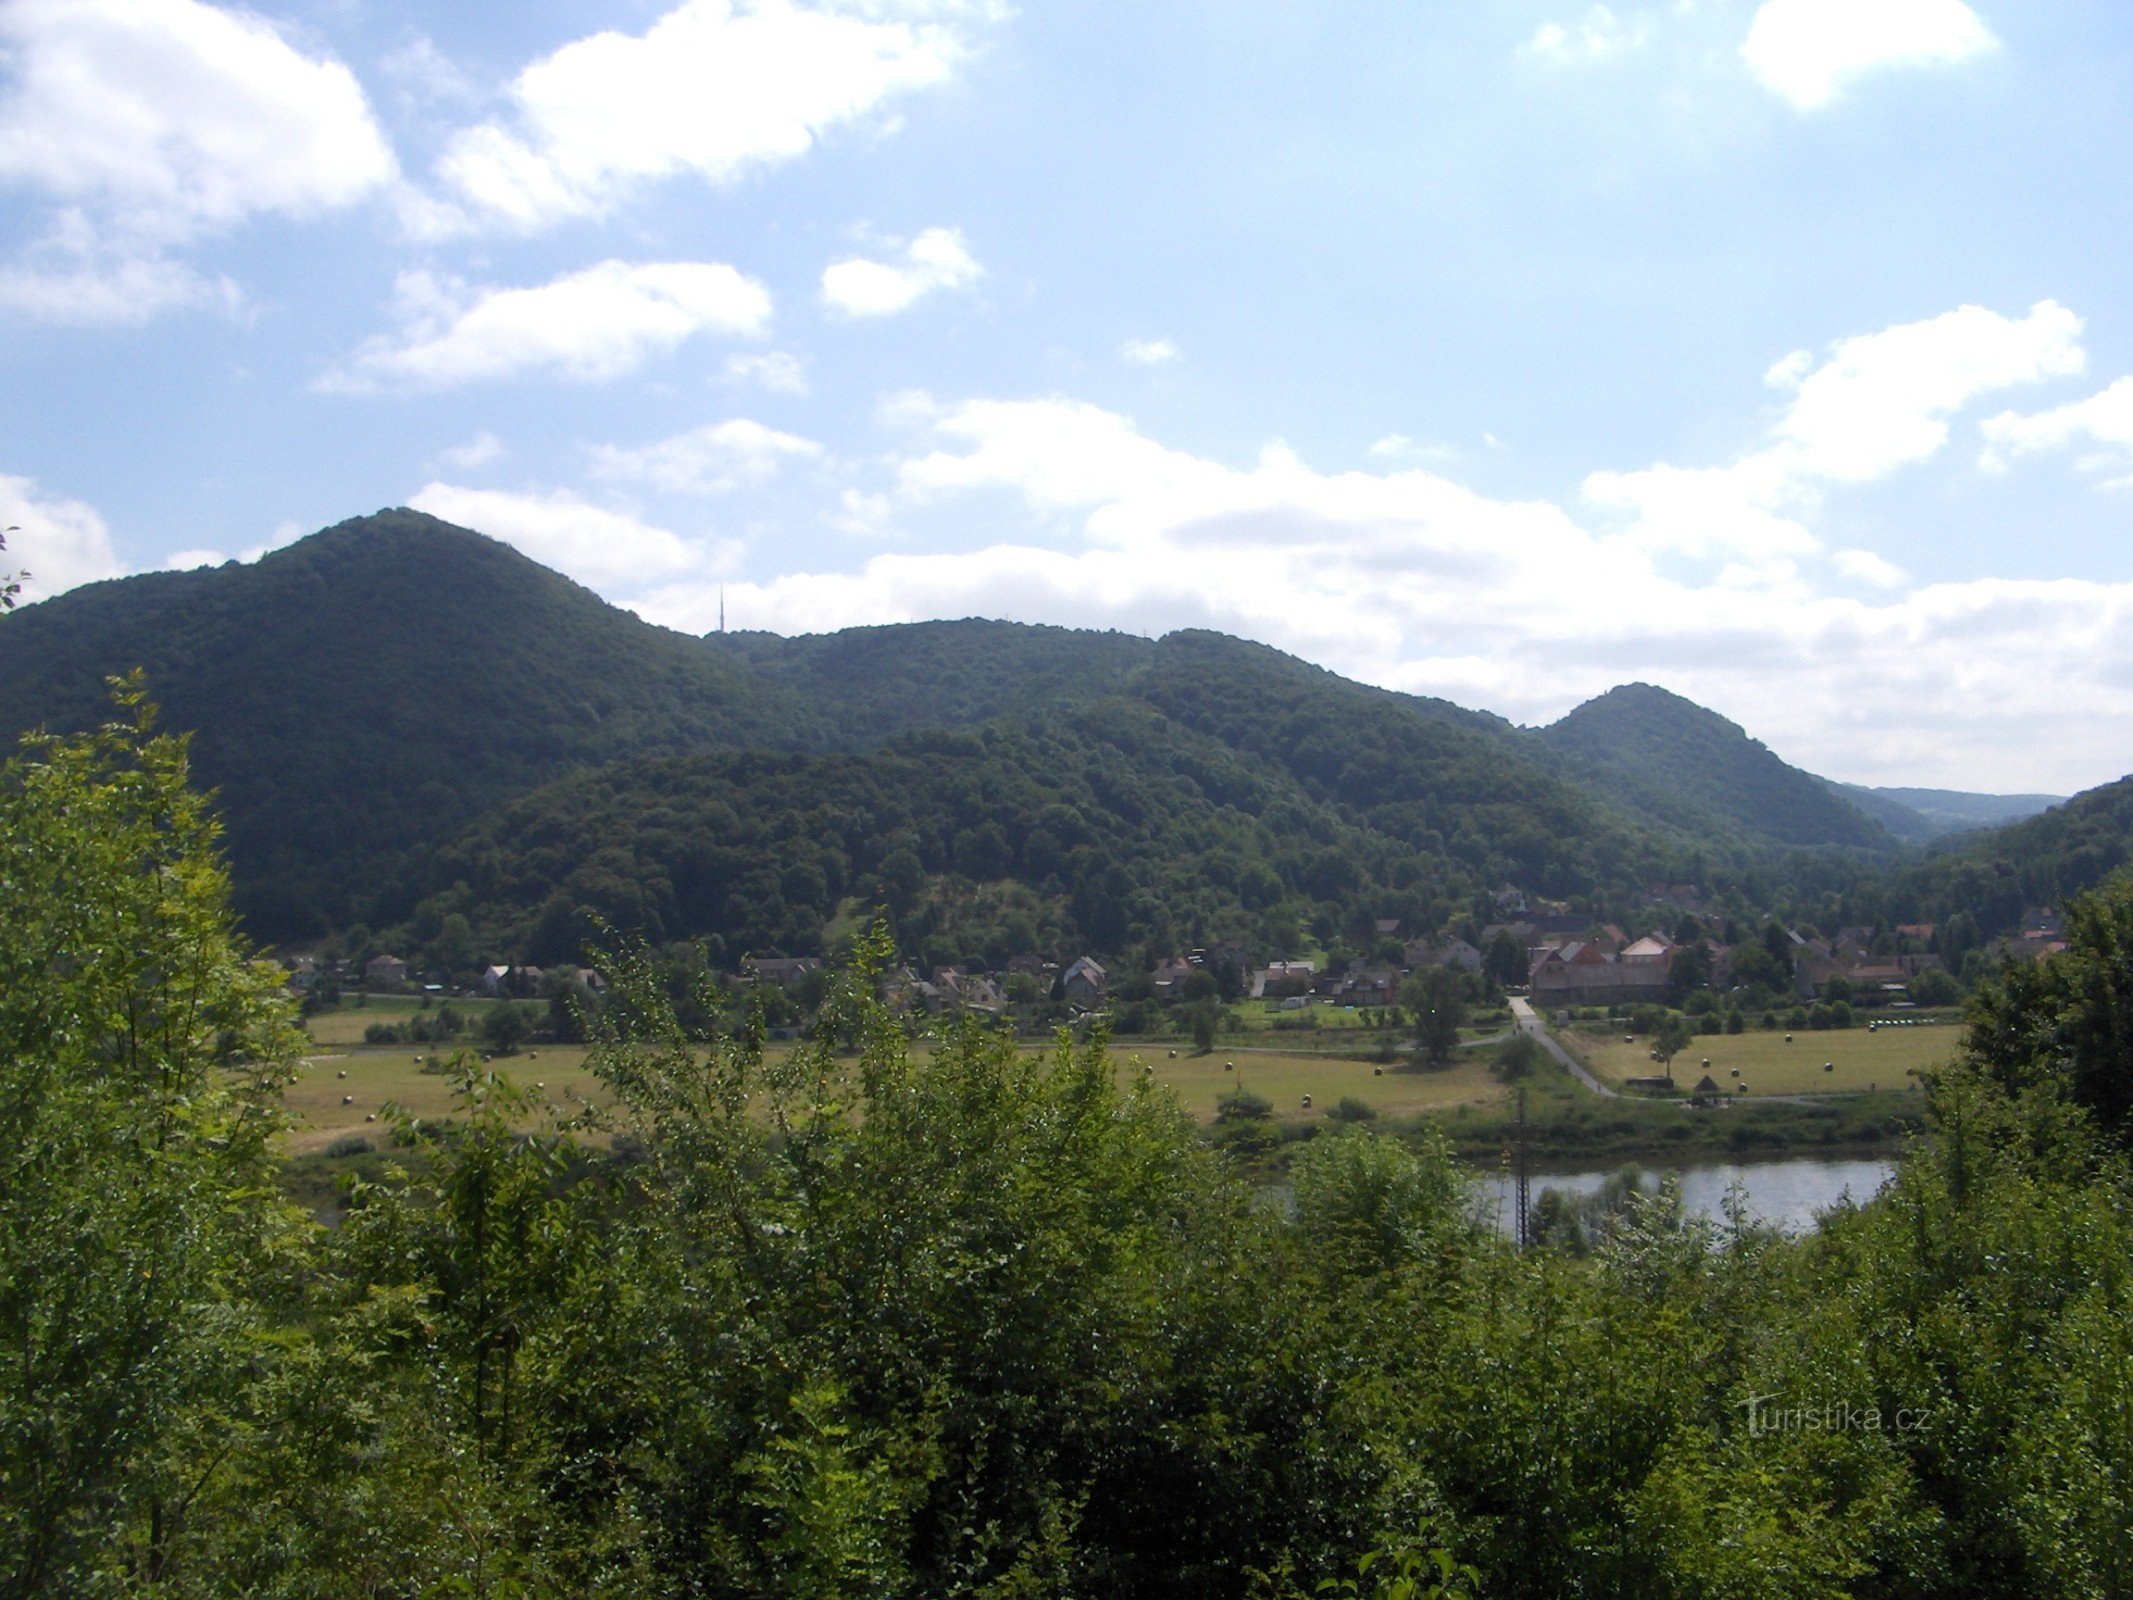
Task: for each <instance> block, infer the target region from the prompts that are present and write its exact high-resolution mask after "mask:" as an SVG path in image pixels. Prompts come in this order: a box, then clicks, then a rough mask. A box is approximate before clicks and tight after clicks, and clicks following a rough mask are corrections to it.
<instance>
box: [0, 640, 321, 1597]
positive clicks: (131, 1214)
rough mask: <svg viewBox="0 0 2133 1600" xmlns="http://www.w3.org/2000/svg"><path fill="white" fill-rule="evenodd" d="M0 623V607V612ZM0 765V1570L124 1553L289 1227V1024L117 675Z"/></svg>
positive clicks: (255, 1323) (164, 751)
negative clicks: (100, 698) (57, 731)
mask: <svg viewBox="0 0 2133 1600" xmlns="http://www.w3.org/2000/svg"><path fill="white" fill-rule="evenodd" d="M8 626H9V627H10V628H12V627H13V626H14V624H13V623H9V624H8ZM116 698H117V709H118V713H119V719H118V720H115V721H112V722H109V723H107V724H106V725H105V726H103V727H102V728H100V729H98V730H97V731H95V732H94V733H91V734H89V735H86V736H84V737H82V738H79V739H75V740H70V741H64V742H61V741H54V740H40V741H34V742H32V743H31V744H30V745H29V746H28V747H27V748H26V749H25V751H24V753H23V754H22V755H21V756H20V757H19V758H17V759H16V760H13V761H11V762H9V763H8V764H7V765H6V766H5V767H4V768H0V1348H4V1349H5V1350H6V1351H7V1352H8V1354H7V1359H6V1360H5V1361H0V1575H4V1580H5V1582H6V1583H7V1585H8V1592H11V1593H24V1594H28V1593H60V1592H73V1591H76V1590H78V1589H79V1588H80V1587H81V1586H82V1585H83V1584H84V1583H85V1582H86V1575H87V1570H88V1568H89V1567H90V1566H91V1565H93V1564H94V1562H95V1560H96V1558H97V1556H98V1555H99V1553H100V1549H101V1547H102V1546H103V1544H104V1541H105V1540H107V1539H108V1537H109V1534H110V1531H111V1530H112V1529H114V1528H120V1527H128V1526H130V1525H133V1524H135V1522H136V1519H140V1518H146V1519H147V1522H148V1528H149V1532H148V1533H147V1534H146V1535H145V1536H144V1539H145V1544H144V1548H143V1549H142V1550H141V1552H140V1557H141V1559H142V1560H143V1561H144V1562H146V1563H147V1564H148V1566H149V1568H150V1569H151V1570H152V1569H153V1568H154V1565H155V1564H156V1563H157V1562H158V1561H159V1560H160V1559H161V1558H162V1553H163V1551H162V1542H161V1539H160V1538H159V1536H158V1535H159V1533H160V1531H161V1530H162V1529H165V1528H167V1527H168V1526H169V1524H170V1521H171V1520H172V1519H174V1518H177V1517H180V1516H182V1515H183V1509H184V1506H185V1503H186V1502H187V1501H188V1500H189V1499H190V1498H191V1497H192V1496H193V1495H194V1494H195V1493H197V1491H198V1489H199V1487H200V1485H199V1481H198V1477H197V1474H196V1473H195V1472H193V1471H192V1470H191V1469H189V1468H182V1467H180V1466H178V1465H177V1464H176V1463H174V1462H173V1460H172V1451H173V1449H174V1447H175V1446H176V1444H177V1442H178V1439H179V1437H180V1436H181V1435H182V1434H183V1433H184V1432H185V1430H186V1429H187V1428H188V1427H189V1426H198V1425H199V1420H198V1419H199V1414H200V1412H201V1411H202V1410H203V1409H206V1410H212V1408H213V1407H214V1406H215V1405H216V1404H217V1403H218V1402H219V1401H220V1400H221V1399H222V1398H224V1397H225V1396H227V1395H228V1393H229V1391H230V1387H231V1386H232V1385H234V1384H237V1383H239V1382H241V1380H242V1375H243V1373H244V1370H245V1368H246V1365H247V1363H248V1362H249V1361H250V1360H251V1358H252V1355H253V1350H254V1346H255V1343H256V1342H257V1341H260V1340H263V1339H265V1338H266V1337H267V1334H266V1332H265V1330H264V1329H263V1327H262V1326H261V1324H260V1321H259V1316H258V1309H259V1308H258V1306H257V1304H256V1301H255V1298H254V1295H255V1291H256V1289H257V1287H258V1284H259V1283H260V1281H261V1279H262V1278H263V1277H268V1276H271V1274H272V1273H273V1272H274V1271H275V1270H276V1268H277V1266H278V1264H279V1262H280V1259H281V1255H282V1252H283V1251H284V1250H286V1249H287V1248H289V1247H290V1246H291V1244H292V1242H293V1236H292V1234H291V1231H290V1224H289V1219H288V1217H287V1216H286V1215H285V1214H284V1211H283V1208H282V1207H281V1206H280V1205H279V1204H278V1203H277V1201H276V1198H275V1189H274V1182H273V1164H272V1159H271V1155H270V1151H269V1140H270V1139H271V1137H272V1136H273V1134H274V1132H275V1130H276V1129H277V1128H278V1127H279V1118H278V1115H277V1098H276V1096H277V1091H278V1089H279V1087H280V1085H281V1083H282V1082H283V1081H284V1079H285V1078H286V1077H287V1076H288V1074H289V1072H290V1071H291V1069H292V1067H293V1064H294V1060H295V1049H296V1042H297V1036H296V1035H295V1033H294V1031H293V1029H292V1027H291V1026H290V1019H289V1016H288V1014H287V1008H286V1007H285V1006H284V1005H283V1004H282V1002H281V1001H280V999H279V996H278V990H279V981H278V980H279V974H278V973H276V972H274V971H273V970H272V969H262V968H260V967H259V966H257V965H255V964H254V962H253V961H252V959H251V955H250V952H249V951H248V950H247V948H246V947H245V945H244V944H243V943H242V942H241V941H240V940H238V939H237V938H235V937H234V936H233V935H232V933H231V931H230V924H229V916H228V912H227V909H226V893H227V886H226V882H225V880H224V877H223V873H222V869H221V865H220V863H219V861H218V860H217V858H216V854H215V825H214V823H213V821H212V819H211V818H210V816H209V815H208V812H207V808H206V804H205V801H204V800H203V799H202V797H201V796H200V795H199V794H198V793H197V792H196V791H195V790H193V789H192V788H190V787H189V786H188V784H187V781H186V747H185V741H184V740H183V739H180V738H170V737H164V736H158V735H156V734H155V733H153V731H152V712H151V710H150V708H149V707H148V705H147V703H146V701H145V699H144V698H143V694H142V691H141V688H140V686H139V684H138V683H137V682H129V683H126V684H123V685H120V686H119V687H118V689H117V696H116Z"/></svg>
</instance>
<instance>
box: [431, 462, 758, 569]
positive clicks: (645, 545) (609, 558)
mask: <svg viewBox="0 0 2133 1600" xmlns="http://www.w3.org/2000/svg"><path fill="white" fill-rule="evenodd" d="M408 504H409V505H411V506H413V507H414V508H415V509H416V510H417V511H427V512H428V513H429V514H430V515H431V516H433V517H442V518H443V519H444V520H445V521H446V522H453V523H457V524H458V525H459V526H460V527H462V528H472V529H474V530H475V531H476V532H477V533H486V534H488V535H489V536H490V537H491V538H494V539H502V540H504V541H505V542H506V543H508V544H511V545H515V546H517V548H518V549H520V550H521V551H523V552H525V554H527V555H529V556H531V557H532V558H533V559H534V560H536V561H538V562H540V563H542V564H543V565H544V566H550V567H554V568H556V569H557V570H559V571H562V572H565V573H568V574H569V575H570V576H571V577H574V578H576V579H578V580H579V581H580V582H582V583H587V584H591V585H593V586H594V587H596V588H600V587H605V588H609V589H614V588H618V587H619V588H621V589H624V590H634V589H636V588H637V587H639V586H641V585H644V584H647V583H654V582H658V581H660V580H664V579H671V578H673V577H675V576H676V575H678V574H681V573H693V574H697V575H715V574H717V573H719V572H721V571H724V570H726V568H727V567H728V566H729V565H730V564H731V562H732V560H733V556H734V551H733V547H732V546H730V545H727V544H724V543H721V542H717V541H707V540H689V539H684V538H682V537H681V536H680V535H679V534H676V533H673V532H671V531H670V530H668V529H666V528H662V527H659V526H658V525H656V524H654V523H650V522H646V521H644V520H643V519H642V518H640V517H638V516H635V515H633V514H632V513H630V512H628V511H623V510H613V509H610V508H607V507H603V506H596V505H592V504H590V503H589V502H587V501H585V500H582V499H580V498H579V497H578V496H577V495H574V494H572V493H570V492H569V491H568V490H564V489H557V490H547V491H532V492H526V493H511V492H508V491H505V490H500V489H466V488H461V487H459V486H457V485H454V484H449V483H430V484H425V485H424V486H423V488H422V489H421V491H420V492H419V493H417V494H416V495H415V496H414V497H413V498H412V499H410V500H409V501H408Z"/></svg>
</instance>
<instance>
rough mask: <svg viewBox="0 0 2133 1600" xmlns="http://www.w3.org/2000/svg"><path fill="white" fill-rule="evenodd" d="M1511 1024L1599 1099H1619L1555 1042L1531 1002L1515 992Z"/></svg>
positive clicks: (1512, 999) (1512, 998) (1512, 1000)
mask: <svg viewBox="0 0 2133 1600" xmlns="http://www.w3.org/2000/svg"><path fill="white" fill-rule="evenodd" d="M1511 1026H1513V1027H1514V1028H1516V1029H1517V1030H1518V1031H1519V1032H1520V1033H1523V1034H1525V1035H1527V1036H1528V1037H1529V1038H1533V1039H1537V1040H1538V1041H1540V1047H1541V1048H1542V1049H1543V1050H1545V1051H1547V1052H1548V1054H1550V1055H1551V1056H1553V1057H1555V1059H1556V1060H1558V1061H1560V1062H1561V1063H1562V1064H1563V1065H1564V1066H1565V1067H1567V1068H1568V1069H1569V1071H1570V1075H1571V1076H1572V1077H1573V1078H1575V1079H1577V1081H1578V1082H1580V1083H1582V1084H1583V1085H1584V1086H1585V1087H1586V1088H1588V1089H1590V1090H1591V1091H1592V1092H1593V1093H1594V1094H1596V1095H1598V1096H1599V1097H1600V1098H1601V1099H1603V1100H1619V1099H1621V1098H1622V1097H1621V1096H1620V1095H1619V1094H1617V1093H1616V1092H1615V1091H1614V1090H1612V1089H1610V1088H1608V1087H1607V1085H1606V1084H1604V1083H1602V1082H1601V1081H1600V1080H1599V1079H1598V1078H1595V1077H1594V1076H1593V1075H1592V1074H1591V1073H1589V1072H1587V1071H1586V1070H1585V1068H1584V1066H1583V1065H1582V1064H1581V1063H1579V1061H1578V1060H1577V1059H1576V1058H1575V1057H1574V1056H1572V1055H1571V1053H1570V1052H1569V1051H1568V1050H1565V1049H1564V1048H1563V1047H1562V1046H1561V1045H1559V1044H1557V1043H1556V1042H1555V1035H1554V1034H1552V1033H1550V1032H1549V1031H1548V1025H1547V1024H1546V1023H1545V1022H1543V1021H1541V1019H1540V1017H1539V1015H1538V1014H1537V1013H1536V1012H1535V1011H1534V1009H1533V1005H1532V1002H1530V1001H1527V1000H1522V999H1520V998H1519V997H1518V996H1517V995H1515V994H1514V995H1512V996H1511Z"/></svg>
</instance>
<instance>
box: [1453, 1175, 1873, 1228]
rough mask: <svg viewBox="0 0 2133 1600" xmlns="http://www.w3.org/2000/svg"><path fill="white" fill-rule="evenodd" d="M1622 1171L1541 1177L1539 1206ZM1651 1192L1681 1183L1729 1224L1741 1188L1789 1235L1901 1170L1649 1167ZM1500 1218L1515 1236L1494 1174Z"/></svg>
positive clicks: (1697, 1207)
mask: <svg viewBox="0 0 2133 1600" xmlns="http://www.w3.org/2000/svg"><path fill="white" fill-rule="evenodd" d="M1619 1170H1621V1169H1620V1168H1619V1167H1611V1168H1609V1169H1607V1170H1606V1171H1604V1172H1549V1173H1535V1174H1534V1175H1533V1178H1532V1180H1531V1188H1532V1197H1533V1203H1534V1204H1535V1205H1539V1204H1540V1197H1541V1195H1542V1193H1543V1192H1545V1191H1546V1190H1549V1189H1559V1190H1562V1191H1563V1192H1564V1193H1566V1194H1579V1195H1583V1194H1591V1193H1593V1192H1594V1191H1596V1190H1597V1189H1598V1188H1599V1187H1600V1185H1601V1184H1603V1183H1605V1182H1606V1181H1607V1180H1608V1178H1610V1177H1611V1176H1613V1174H1614V1173H1615V1172H1617V1171H1619ZM1640 1170H1641V1171H1642V1172H1643V1174H1644V1185H1645V1187H1646V1188H1647V1189H1654V1188H1657V1187H1658V1184H1659V1180H1660V1178H1661V1177H1662V1176H1666V1177H1676V1178H1679V1179H1680V1180H1681V1198H1682V1202H1683V1204H1684V1205H1686V1206H1687V1207H1688V1209H1689V1210H1690V1211H1692V1212H1697V1213H1701V1214H1702V1215H1704V1216H1709V1217H1715V1218H1719V1219H1721V1220H1722V1219H1723V1218H1724V1216H1725V1199H1726V1192H1727V1191H1728V1190H1729V1189H1731V1188H1732V1187H1733V1185H1734V1184H1736V1183H1738V1184H1740V1185H1741V1186H1742V1187H1743V1189H1744V1190H1745V1191H1746V1193H1747V1198H1748V1212H1749V1215H1750V1216H1752V1217H1754V1218H1756V1219H1757V1220H1758V1221H1762V1222H1767V1223H1769V1224H1771V1225H1772V1226H1774V1227H1777V1228H1782V1229H1783V1230H1784V1231H1785V1232H1787V1233H1805V1232H1807V1231H1808V1230H1809V1229H1811V1228H1812V1227H1813V1226H1814V1225H1815V1218H1816V1216H1818V1215H1819V1214H1820V1213H1822V1212H1824V1211H1827V1210H1828V1209H1829V1208H1830V1207H1831V1206H1833V1205H1835V1204H1836V1203H1837V1202H1838V1201H1839V1200H1841V1199H1842V1198H1843V1197H1844V1196H1845V1195H1847V1194H1848V1195H1850V1196H1851V1198H1852V1200H1853V1201H1854V1202H1856V1203H1858V1204H1862V1205H1863V1204H1865V1203H1866V1202H1867V1201H1868V1200H1870V1199H1872V1198H1873V1197H1874V1195H1875V1194H1876V1193H1877V1192H1878V1191H1879V1190H1880V1188H1881V1186H1882V1185H1883V1184H1884V1183H1886V1182H1888V1180H1889V1177H1890V1175H1891V1174H1893V1173H1894V1172H1895V1170H1896V1164H1895V1163H1894V1162H1892V1161H1818V1160H1813V1159H1810V1158H1806V1157H1801V1158H1798V1159H1795V1160H1790V1161H1757V1162H1750V1163H1746V1164H1742V1165H1734V1164H1732V1163H1724V1162H1722V1163H1717V1164H1714V1165H1711V1166H1701V1167H1681V1168H1661V1167H1643V1168H1641V1169H1640ZM1476 1187H1477V1188H1478V1189H1479V1191H1480V1193H1481V1196H1482V1199H1483V1201H1484V1203H1485V1204H1487V1205H1488V1206H1489V1207H1490V1209H1491V1211H1492V1212H1493V1213H1494V1216H1495V1220H1496V1225H1497V1227H1499V1228H1501V1229H1502V1230H1504V1231H1505V1232H1506V1233H1509V1232H1511V1231H1512V1221H1511V1180H1510V1178H1509V1177H1508V1176H1505V1175H1502V1174H1499V1173H1491V1174H1489V1175H1488V1176H1486V1177H1484V1178H1483V1179H1481V1181H1480V1182H1479V1183H1478V1184H1477V1185H1476Z"/></svg>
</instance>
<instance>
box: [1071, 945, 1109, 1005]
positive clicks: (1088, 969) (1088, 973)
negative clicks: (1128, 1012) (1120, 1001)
mask: <svg viewBox="0 0 2133 1600" xmlns="http://www.w3.org/2000/svg"><path fill="white" fill-rule="evenodd" d="M1059 981H1060V983H1061V985H1062V986H1063V987H1064V988H1065V990H1066V997H1067V998H1068V999H1069V1000H1073V1001H1078V1002H1079V1003H1080V1004H1082V1005H1085V1006H1096V1005H1102V1004H1103V1001H1104V996H1105V995H1106V994H1108V993H1110V988H1111V985H1110V980H1109V979H1107V978H1106V977H1105V976H1104V969H1103V968H1102V967H1100V966H1098V965H1097V964H1096V963H1095V961H1093V960H1092V959H1090V958H1089V957H1088V956H1080V957H1077V958H1076V960H1075V962H1074V964H1073V965H1072V966H1070V967H1068V968H1067V969H1066V971H1065V972H1063V973H1061V974H1060V976H1059Z"/></svg>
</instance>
